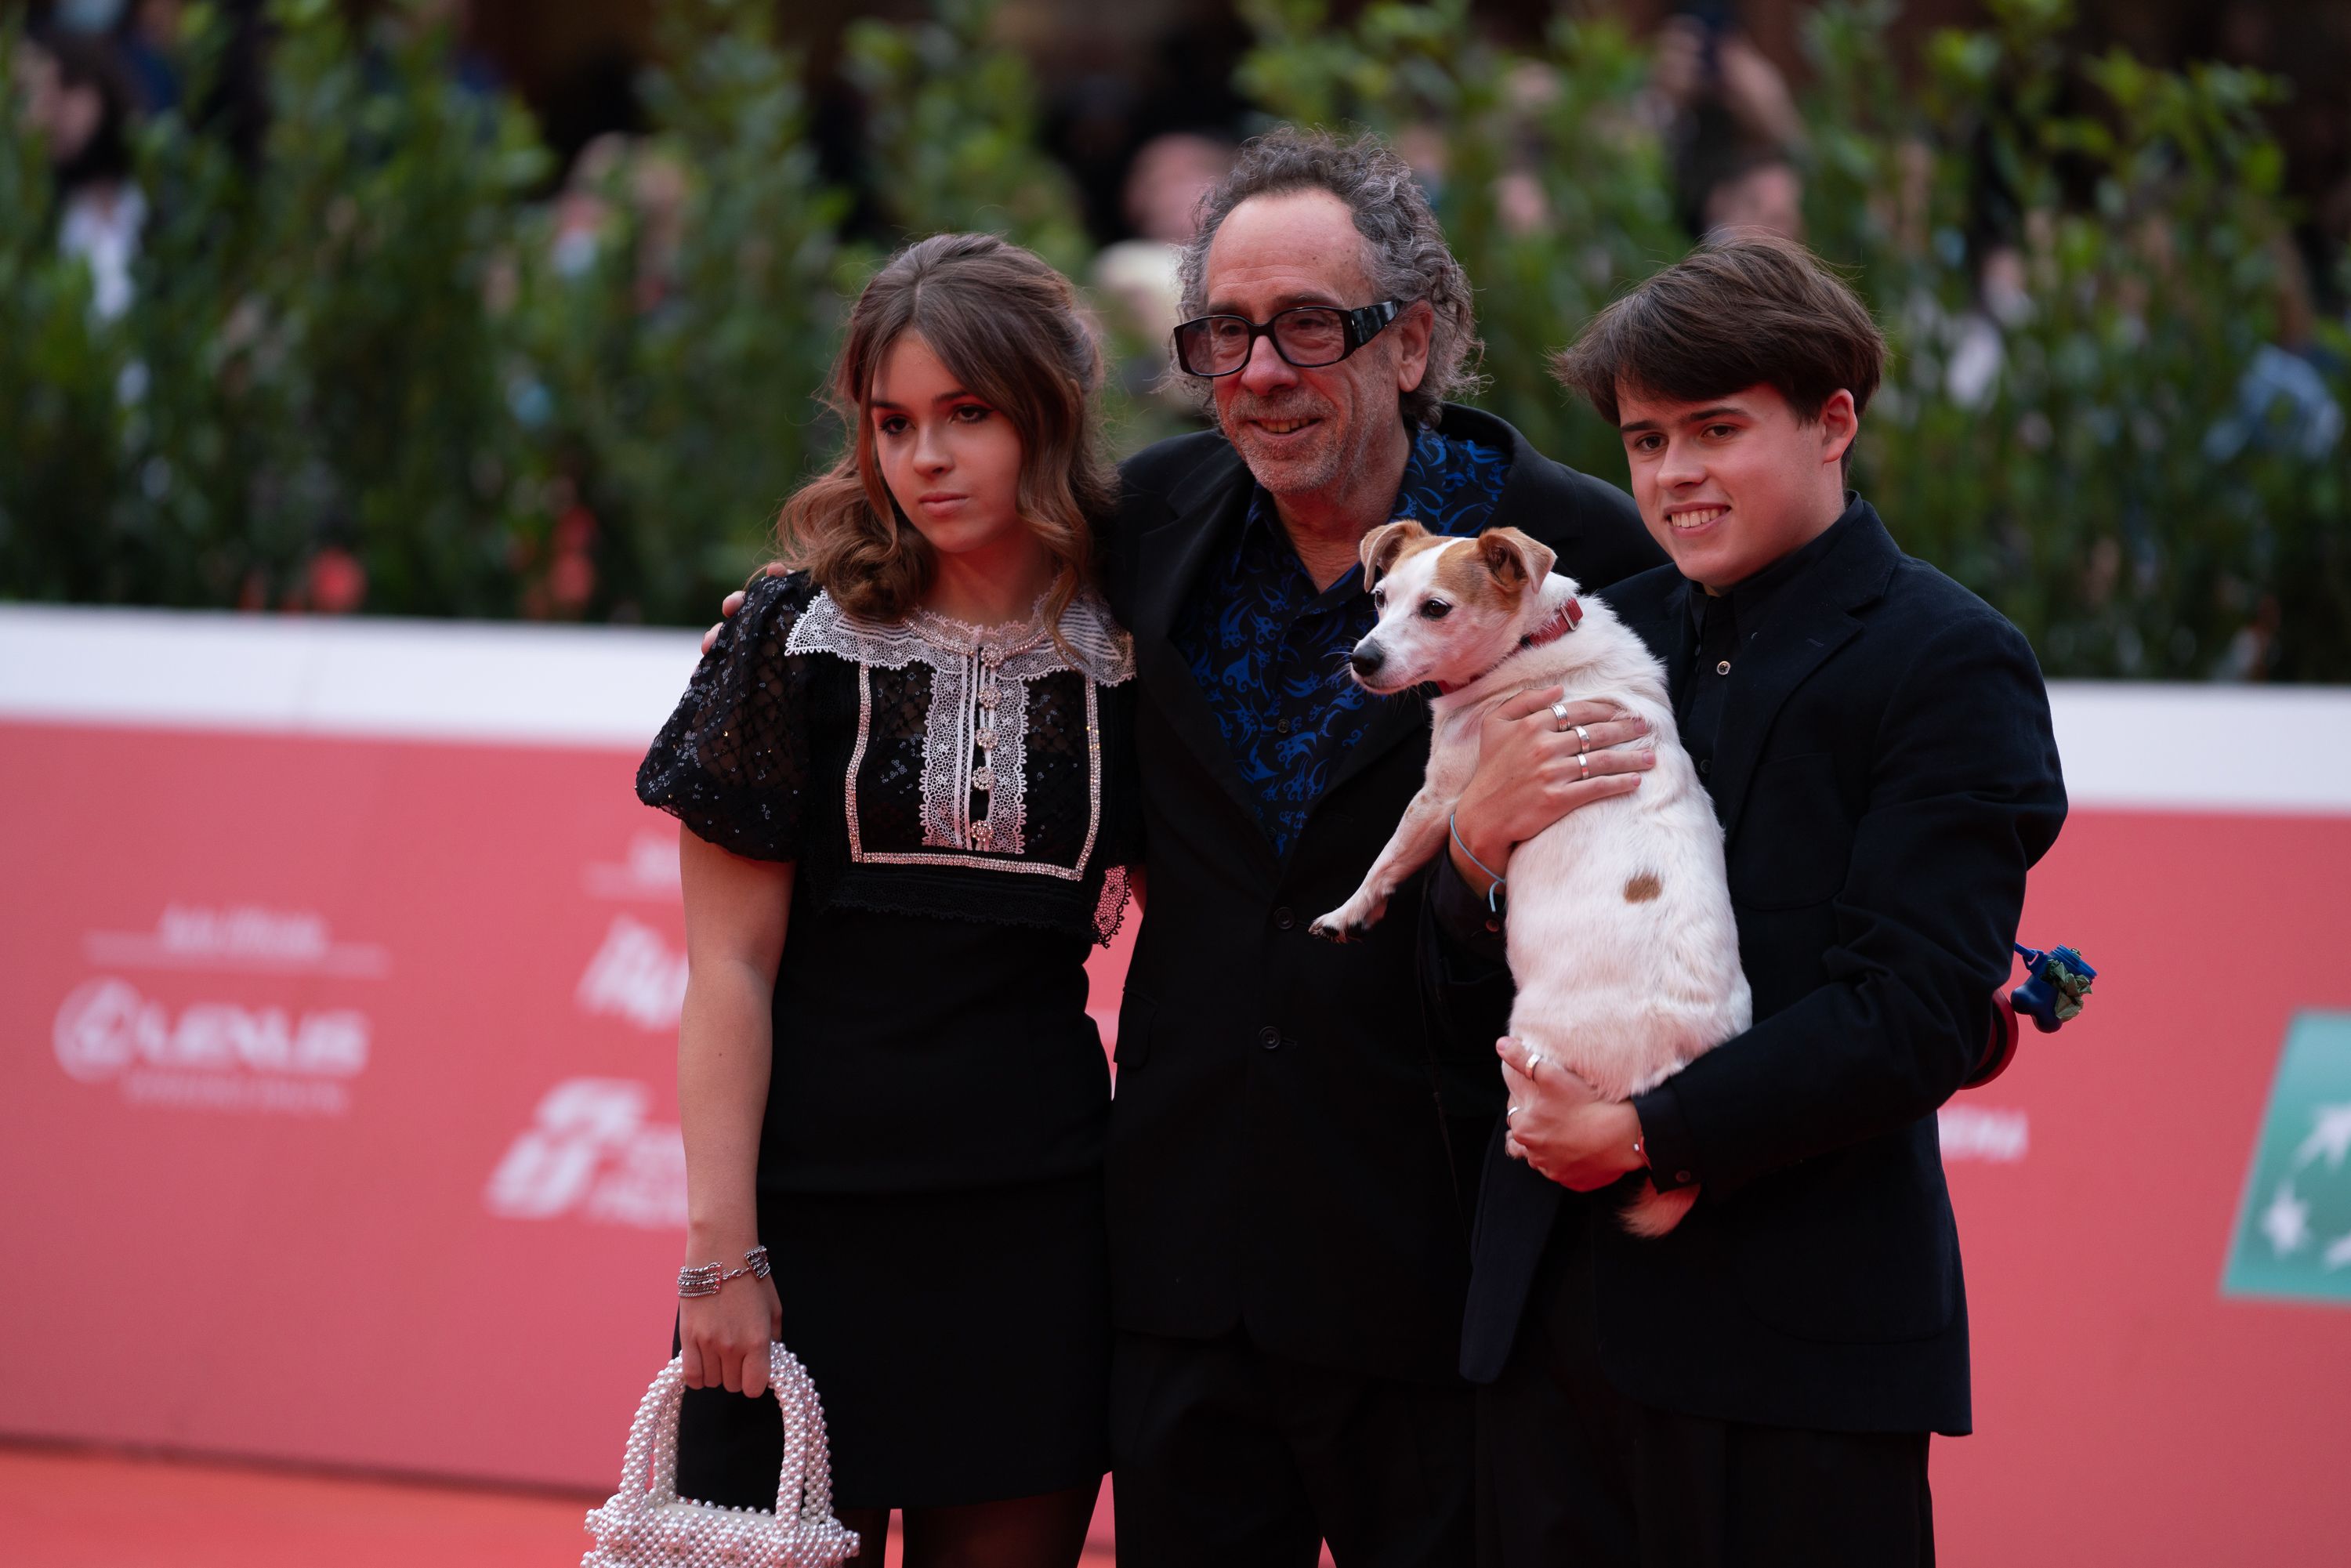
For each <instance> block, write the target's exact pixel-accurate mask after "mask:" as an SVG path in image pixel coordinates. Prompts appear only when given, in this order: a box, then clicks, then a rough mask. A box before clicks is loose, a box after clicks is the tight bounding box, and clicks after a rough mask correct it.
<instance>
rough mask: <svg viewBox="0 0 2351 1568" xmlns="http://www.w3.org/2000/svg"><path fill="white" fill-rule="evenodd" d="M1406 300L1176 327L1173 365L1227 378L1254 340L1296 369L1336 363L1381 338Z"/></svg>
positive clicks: (1301, 308) (1210, 319)
mask: <svg viewBox="0 0 2351 1568" xmlns="http://www.w3.org/2000/svg"><path fill="white" fill-rule="evenodd" d="M1411 303H1412V301H1411V300H1409V299H1383V300H1381V301H1380V302H1379V303H1378V304H1377V305H1366V306H1364V308H1361V309H1360V310H1342V309H1340V308H1338V307H1337V306H1335V305H1293V306H1291V307H1290V308H1289V309H1287V310H1277V311H1275V312H1274V313H1273V315H1272V316H1271V317H1270V318H1269V319H1266V320H1263V321H1252V320H1250V319H1249V318H1248V317H1246V316H1202V317H1199V318H1197V319H1194V320H1190V321H1186V322H1185V323H1184V324H1183V325H1182V326H1180V327H1178V328H1176V329H1175V362H1176V364H1178V365H1179V366H1181V367H1182V368H1183V370H1184V371H1185V373H1186V374H1187V375H1195V376H1228V375H1231V374H1232V373H1233V372H1234V371H1237V370H1239V369H1240V368H1241V367H1242V366H1243V365H1246V364H1248V363H1249V355H1250V354H1252V353H1254V352H1255V351H1256V350H1257V340H1259V338H1270V339H1272V340H1273V351H1274V352H1275V353H1277V354H1280V356H1281V357H1282V358H1283V359H1284V360H1286V361H1289V362H1290V364H1292V365H1295V366H1297V367H1298V368H1299V369H1300V370H1301V371H1311V370H1319V369H1321V368H1322V366H1324V365H1335V364H1337V363H1338V362H1339V361H1341V360H1343V359H1345V358H1346V357H1347V356H1348V355H1349V354H1352V353H1353V352H1354V351H1355V350H1358V349H1360V348H1362V347H1363V346H1364V344H1366V343H1368V342H1370V341H1371V340H1373V339H1374V338H1376V337H1378V336H1379V335H1380V331H1381V329H1383V328H1384V327H1386V326H1387V324H1388V323H1389V322H1391V321H1393V320H1395V319H1396V317H1397V316H1398V315H1400V314H1402V313H1403V310H1404V308H1405V306H1407V305H1409V304H1411Z"/></svg>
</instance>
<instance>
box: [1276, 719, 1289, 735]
mask: <svg viewBox="0 0 2351 1568" xmlns="http://www.w3.org/2000/svg"><path fill="white" fill-rule="evenodd" d="M1273 732H1274V733H1275V734H1276V735H1288V734H1289V733H1290V721H1289V720H1288V719H1287V718H1278V719H1276V720H1274V721H1273Z"/></svg>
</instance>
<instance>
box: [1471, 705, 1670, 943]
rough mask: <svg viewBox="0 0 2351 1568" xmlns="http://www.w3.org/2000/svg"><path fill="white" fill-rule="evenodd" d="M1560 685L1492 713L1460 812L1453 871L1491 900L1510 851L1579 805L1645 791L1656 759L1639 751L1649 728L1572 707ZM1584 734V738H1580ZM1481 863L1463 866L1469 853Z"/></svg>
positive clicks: (1607, 709)
mask: <svg viewBox="0 0 2351 1568" xmlns="http://www.w3.org/2000/svg"><path fill="white" fill-rule="evenodd" d="M1563 695H1566V694H1565V692H1564V691H1563V690H1562V688H1560V687H1558V686H1550V687H1545V688H1543V689H1541V690H1537V691H1529V692H1522V693H1520V695H1517V696H1515V697H1512V698H1511V699H1510V701H1508V702H1506V703H1503V704H1501V705H1500V706H1498V707H1497V708H1495V709H1494V711H1493V712H1491V713H1489V714H1488V715H1487V716H1486V718H1485V720H1484V722H1483V724H1482V725H1481V726H1480V727H1479V736H1478V770H1477V772H1476V773H1474V774H1472V775H1471V776H1470V779H1469V783H1468V788H1467V789H1464V790H1463V791H1462V792H1461V799H1460V800H1458V802H1456V804H1455V806H1454V810H1453V828H1454V832H1455V834H1456V835H1457V836H1458V839H1459V841H1458V843H1455V844H1453V845H1452V846H1451V853H1452V856H1453V869H1454V870H1455V871H1456V872H1457V873H1459V874H1460V877H1461V880H1462V881H1463V882H1464V883H1468V885H1469V887H1470V888H1471V889H1472V890H1474V891H1475V892H1477V893H1478V894H1479V895H1480V896H1483V895H1484V894H1486V893H1487V892H1488V891H1489V889H1490V887H1491V884H1492V883H1493V877H1492V876H1491V875H1489V873H1488V870H1485V869H1480V868H1481V865H1482V866H1483V867H1485V868H1489V869H1490V870H1491V871H1492V872H1495V873H1501V874H1503V875H1504V876H1506V877H1507V876H1508V874H1509V868H1510V852H1511V851H1512V850H1514V849H1516V848H1518V847H1519V845H1520V844H1522V843H1524V842H1526V841H1528V840H1529V839H1531V838H1533V837H1534V836H1535V835H1536V834H1537V833H1540V832H1541V831H1543V830H1544V829H1545V828H1548V827H1550V826H1551V825H1552V823H1553V822H1556V821H1559V820H1560V819H1561V818H1562V817H1564V816H1566V815H1567V814H1568V813H1569V812H1570V811H1573V810H1575V809H1576V808H1577V807H1579V806H1588V805H1590V804H1591V803H1592V802H1593V801H1594V800H1606V799H1607V798H1608V797H1609V796H1611V795H1623V794H1626V793H1628V792H1630V791H1631V790H1634V789H1639V788H1640V785H1641V775H1642V774H1643V773H1644V772H1646V770H1648V769H1649V768H1652V767H1654V766H1656V753H1655V752H1653V751H1650V750H1649V749H1647V748H1646V747H1636V746H1635V745H1633V744H1631V743H1633V742H1635V741H1637V740H1639V739H1640V738H1641V737H1643V736H1646V734H1648V733H1649V727H1648V725H1647V724H1646V722H1644V721H1643V720H1641V719H1637V718H1630V717H1627V716H1625V715H1624V714H1622V713H1619V712H1618V711H1617V710H1616V709H1614V708H1613V707H1611V706H1608V705H1607V704H1606V703H1592V702H1577V703H1568V704H1565V705H1564V706H1561V707H1559V708H1558V711H1554V705H1557V704H1559V702H1560V699H1561V697H1562V696H1563ZM1579 727H1580V729H1581V733H1579ZM1465 851H1466V852H1467V854H1468V855H1469V856H1474V857H1475V859H1474V860H1471V859H1466V858H1464V852H1465Z"/></svg>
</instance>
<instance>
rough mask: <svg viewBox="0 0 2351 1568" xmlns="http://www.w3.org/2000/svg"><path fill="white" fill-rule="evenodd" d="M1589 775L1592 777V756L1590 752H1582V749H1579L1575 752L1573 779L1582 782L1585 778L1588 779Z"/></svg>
mask: <svg viewBox="0 0 2351 1568" xmlns="http://www.w3.org/2000/svg"><path fill="white" fill-rule="evenodd" d="M1591 777H1592V757H1591V754H1590V753H1588V752H1583V751H1579V752H1577V753H1576V754H1575V781H1576V782H1577V783H1578V784H1581V783H1583V781H1584V780H1585V779H1589V778H1591Z"/></svg>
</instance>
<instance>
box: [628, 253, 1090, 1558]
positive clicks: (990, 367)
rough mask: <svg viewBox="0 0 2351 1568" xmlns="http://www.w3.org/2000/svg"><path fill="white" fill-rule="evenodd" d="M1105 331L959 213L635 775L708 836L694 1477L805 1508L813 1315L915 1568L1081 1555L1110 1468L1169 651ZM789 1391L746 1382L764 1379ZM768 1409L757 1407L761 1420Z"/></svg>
mask: <svg viewBox="0 0 2351 1568" xmlns="http://www.w3.org/2000/svg"><path fill="white" fill-rule="evenodd" d="M1100 377H1101V358H1100V351H1099V349H1098V347H1097V344H1096V340H1095V338H1094V335H1093V333H1092V330H1091V329H1090V326H1089V324H1088V322H1087V320H1086V319H1085V318H1084V316H1083V313H1082V311H1081V308H1080V306H1079V304H1078V301H1077V298H1076V296H1075V294H1074V293H1073V291H1072V290H1071V287H1070V285H1069V283H1068V282H1067V281H1066V280H1065V279H1063V278H1062V277H1061V275H1060V274H1059V273H1057V272H1055V271H1054V270H1053V269H1052V268H1050V267H1048V266H1046V265H1045V263H1044V262H1042V261H1040V259H1038V258H1037V257H1036V256H1033V255H1031V254H1030V253H1029V252H1028V251H1025V250H1022V249H1020V248H1019V247H1018V246H1012V245H1008V244H1007V243H1005V242H1004V241H1002V240H999V239H996V238H994V237H992V236H989V235H939V236H936V237H935V238H932V239H927V240H925V241H922V242H921V243H919V244H917V245H914V246H911V247H909V248H908V249H906V250H904V251H903V252H901V253H900V254H899V255H898V256H895V257H893V259H892V260H891V261H890V262H889V263H888V265H886V266H885V267H883V269H882V270H881V272H880V273H878V274H877V275H876V276H875V277H874V278H873V281H872V283H871V284H870V285H868V286H867V287H866V289H865V292H864V294H863V295H862V297H861V298H860V299H859V300H858V302H857V305H856V307H855V308H854V309H853V310H852V313H851V317H850V321H849V328H848V333H847V338H846V340H845V342H844V344H843V346H842V349H841V359H840V361H839V364H838V365H837V367H836V370H835V375H834V382H833V385H832V388H831V392H832V396H833V399H834V401H835V402H836V404H837V406H838V407H839V409H840V411H841V414H842V417H843V418H844V420H846V421H847V422H848V423H849V424H850V427H851V430H852V438H851V440H850V442H849V443H848V445H847V448H846V450H845V451H844V452H843V453H842V455H841V458H840V460H839V461H838V462H837V463H836V464H835V465H834V466H833V467H832V469H831V472H829V473H827V474H825V475H824V476H821V477H820V478H818V479H816V480H814V481H813V482H811V483H810V485H808V486H806V487H805V488H803V489H802V490H800V491H799V493H798V494H797V495H795V496H794V497H792V498H791V499H790V501H789V502H788V503H787V504H786V506H785V507H784V512H783V517H782V518H781V520H780V523H779V525H778V532H779V537H780V539H781V543H782V547H783V554H784V556H785V558H786V559H788V560H790V561H792V562H794V563H795V564H796V565H798V566H799V567H800V568H801V569H802V570H798V571H795V572H794V573H793V574H792V575H790V576H789V577H780V578H778V577H765V578H761V579H760V580H758V582H757V583H756V584H755V585H754V586H753V587H752V589H751V590H750V592H749V597H748V599H747V601H746V602H745V603H744V605H743V608H742V610H741V611H740V612H738V613H737V615H736V616H735V617H734V618H733V620H731V621H730V622H728V624H727V626H726V630H725V632H723V633H722V635H721V636H720V637H719V639H718V641H717V642H716V644H714V645H713V646H712V648H711V650H710V652H709V653H707V654H705V657H704V658H703V661H702V664H701V665H700V666H699V667H698V668H697V669H696V670H695V675H694V679H693V683H692V685H690V686H689V687H688V688H687V690H686V694H685V697H684V701H683V702H681V703H680V704H679V706H678V709H677V711H676V713H675V714H674V715H673V716H672V717H671V718H670V721H669V723H668V724H667V725H666V726H665V727H664V728H663V730H662V733H661V737H660V738H659V739H658V740H657V741H655V743H654V745H653V750H652V752H651V754H650V755H649V756H648V757H647V758H645V761H644V766H643V768H642V770H641V771H640V772H639V774H638V778H637V792H638V794H639V796H640V797H641V798H642V799H643V800H644V801H645V802H646V803H647V804H649V805H653V806H657V807H659V808H661V809H662V810H666V811H669V812H671V813H673V814H674V815H675V816H676V817H677V818H678V819H679V821H681V822H682V823H683V824H684V831H683V832H682V833H681V834H680V838H679V843H680V852H681V859H682V862H683V870H684V886H685V924H686V947H687V954H688V958H689V962H690V966H691V968H690V976H689V979H688V982H687V987H686V998H685V1010H684V1019H683V1021H682V1024H681V1027H680V1030H679V1043H678V1101H679V1111H680V1116H681V1120H682V1121H683V1123H684V1135H685V1155H686V1176H687V1194H688V1207H689V1230H688V1239H687V1245H686V1259H685V1260H686V1262H687V1264H688V1265H689V1266H700V1265H706V1264H709V1263H713V1262H716V1263H718V1264H720V1265H723V1268H722V1269H721V1270H719V1271H720V1272H722V1273H723V1272H725V1271H726V1270H741V1269H742V1268H743V1267H744V1264H745V1260H746V1258H747V1254H748V1253H749V1252H750V1251H751V1249H753V1248H755V1247H759V1246H764V1247H766V1248H767V1249H768V1253H769V1257H770V1258H771V1260H772V1264H773V1276H772V1279H762V1278H759V1277H758V1276H757V1275H756V1274H751V1273H742V1274H739V1275H737V1277H736V1278H733V1279H730V1280H728V1281H726V1283H725V1284H723V1285H722V1286H720V1288H719V1289H718V1290H717V1291H716V1294H710V1295H697V1296H692V1297H690V1298H688V1299H685V1300H684V1301H681V1302H680V1307H679V1312H678V1337H679V1344H680V1351H681V1354H683V1356H684V1372H685V1381H686V1384H687V1387H688V1390H689V1391H688V1393H687V1394H686V1396H685V1403H684V1414H683V1415H682V1416H681V1419H680V1429H679V1445H678V1484H679V1490H680V1492H681V1493H682V1494H684V1495H685V1496H689V1497H698V1498H701V1499H704V1500H707V1501H712V1502H719V1503H726V1504H737V1505H745V1506H750V1507H757V1508H762V1509H765V1508H771V1507H773V1506H774V1501H775V1488H776V1474H777V1469H778V1459H779V1456H780V1452H781V1437H780V1435H779V1430H778V1414H777V1411H776V1409H775V1406H774V1404H773V1401H772V1399H771V1398H769V1397H765V1396H763V1395H764V1389H765V1385H766V1369H767V1348H766V1347H767V1344H768V1340H769V1338H770V1337H771V1336H772V1337H775V1338H778V1339H780V1340H782V1341H783V1342H784V1343H786V1344H788V1345H789V1346H790V1347H791V1349H792V1351H793V1352H794V1353H795V1354H797V1355H799V1358H800V1359H801V1361H802V1362H803V1363H804V1364H806V1365H807V1366H808V1369H809V1371H810V1375H812V1377H813V1378H814V1379H815V1383H816V1386H817V1390H818V1392H819V1394H820V1396H821V1397H822V1399H823V1401H824V1408H825V1416H826V1420H827V1422H828V1424H829V1426H830V1427H831V1445H832V1462H833V1474H834V1496H835V1498H836V1499H837V1500H838V1505H839V1507H838V1511H839V1512H840V1513H841V1517H842V1520H843V1522H845V1523H847V1524H848V1525H849V1526H850V1527H851V1528H852V1529H854V1530H856V1531H859V1532H860V1533H861V1534H862V1536H863V1537H864V1545H863V1549H862V1552H861V1555H860V1556H859V1557H858V1559H857V1562H858V1563H861V1564H864V1563H872V1564H877V1565H878V1564H879V1563H881V1562H882V1561H883V1532H884V1529H885V1527H886V1524H887V1520H888V1512H889V1511H890V1510H892V1509H893V1508H895V1509H901V1510H904V1525H905V1561H906V1563H908V1564H909V1565H910V1568H920V1565H922V1564H925V1563H933V1564H946V1563H954V1564H958V1565H964V1564H969V1565H973V1568H995V1565H999V1564H1000V1565H1002V1568H1061V1565H1066V1564H1071V1563H1075V1562H1076V1561H1077V1559H1078V1556H1079V1554H1080V1552H1081V1551H1082V1550H1083V1542H1084V1537H1085V1531H1086V1525H1087V1521H1088V1520H1089V1519H1090V1517H1091V1516H1092V1511H1093V1505H1094V1499H1095V1494H1096V1493H1097V1491H1098V1490H1099V1489H1100V1486H1101V1481H1102V1473H1103V1471H1104V1469H1105V1468H1106V1465H1107V1433H1106V1430H1105V1416H1104V1401H1105V1381H1106V1375H1107V1369H1108V1362H1109V1346H1110V1327H1109V1311H1108V1305H1109V1303H1108V1283H1107V1275H1106V1263H1105V1259H1104V1242H1103V1235H1102V1187H1101V1165H1102V1134H1103V1127H1104V1124H1105V1121H1106V1119H1107V1116H1108V1113H1109V1104H1110V1084H1109V1077H1108V1071H1107V1069H1106V1067H1105V1065H1104V1062H1103V1061H1102V1045H1101V1041H1100V1039H1099V1037H1098V1036H1097V1034H1096V1032H1095V1030H1094V1026H1093V1024H1092V1021H1091V1020H1090V1019H1088V1018H1087V1016H1086V1011H1085V1002H1086V977H1085V973H1084V968H1083V965H1084V961H1085V957H1086V955H1087V952H1088V951H1089V949H1090V948H1091V946H1092V945H1094V944H1095V943H1097V942H1105V941H1107V940H1108V939H1109V937H1110V935H1111V932H1112V931H1113V928H1114V926H1115V925H1116V923H1117V921H1118V919H1119V916H1120V912H1121V909H1122V907H1123V904H1124V901H1125V897H1126V885H1127V883H1126V868H1127V863H1128V862H1129V861H1131V860H1132V859H1133V858H1134V856H1133V851H1134V843H1133V837H1134V835H1133V831H1132V830H1131V828H1130V827H1129V826H1128V824H1129V823H1130V822H1131V821H1133V820H1134V790H1133V787H1132V783H1131V780H1130V779H1128V778H1127V777H1126V776H1125V774H1124V771H1123V768H1124V767H1125V764H1124V763H1123V761H1122V759H1123V758H1126V757H1128V756H1129V754H1130V749H1131V748H1130V747H1129V745H1128V740H1127V735H1126V728H1127V725H1128V722H1129V712H1130V708H1131V705H1132V699H1133V673H1134V655H1133V650H1132V647H1131V645H1130V644H1129V643H1128V641H1127V638H1126V636H1125V633H1124V632H1121V631H1120V630H1119V628H1118V627H1117V625H1116V624H1115V623H1114V622H1113V621H1112V620H1111V618H1110V614H1109V612H1108V610H1107V609H1106V608H1105V607H1104V606H1103V604H1102V601H1101V599H1100V598H1099V597H1098V596H1097V595H1096V594H1095V592H1094V591H1093V589H1092V583H1091V581H1090V577H1089V567H1090V563H1091V559H1092V526H1093V523H1094V522H1095V520H1096V519H1098V518H1100V517H1101V516H1102V513H1103V510H1104V508H1105V507H1107V506H1108V505H1109V503H1110V500H1111V497H1112V493H1113V492H1112V486H1113V483H1114V479H1113V474H1112V472H1111V470H1110V469H1109V467H1108V466H1107V465H1105V464H1104V462H1103V461H1102V458H1101V456H1100V455H1099V454H1098V453H1097V451H1096V447H1095V440H1094V437H1095V424H1094V419H1093V414H1092V393H1093V392H1094V391H1095V389H1096V387H1097V385H1098V383H1099V382H1100ZM746 1395H748V1396H753V1398H745V1397H744V1396H746ZM755 1400H756V1402H755Z"/></svg>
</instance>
